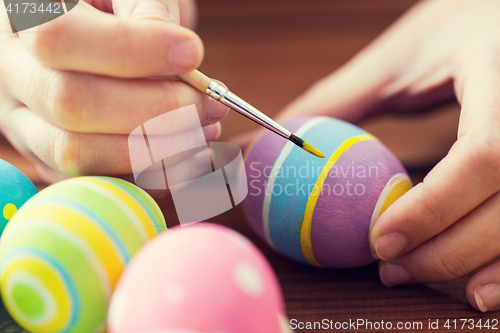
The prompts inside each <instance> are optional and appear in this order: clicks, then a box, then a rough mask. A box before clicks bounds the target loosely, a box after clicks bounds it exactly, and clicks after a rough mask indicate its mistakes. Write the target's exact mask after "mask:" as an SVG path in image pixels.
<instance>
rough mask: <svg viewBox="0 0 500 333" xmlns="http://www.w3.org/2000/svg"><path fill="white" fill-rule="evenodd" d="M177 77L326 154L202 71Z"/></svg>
mask: <svg viewBox="0 0 500 333" xmlns="http://www.w3.org/2000/svg"><path fill="white" fill-rule="evenodd" d="M177 77H178V78H179V79H181V80H182V81H184V82H186V83H187V84H189V85H190V86H192V87H193V88H195V89H197V90H199V91H201V92H202V93H204V94H207V95H208V96H210V97H212V98H213V99H215V100H217V101H219V102H221V103H222V104H224V105H226V106H228V107H229V108H231V109H233V110H234V111H236V112H238V113H239V114H242V115H244V116H245V117H247V118H248V119H250V120H253V121H254V122H256V123H257V124H259V125H261V126H262V127H265V128H267V129H268V130H270V131H272V132H274V133H276V134H278V135H279V136H282V137H283V138H285V139H287V140H290V141H291V142H293V143H294V144H296V145H297V146H299V147H300V148H302V149H304V150H305V151H307V152H308V153H310V154H313V155H315V156H318V157H321V158H324V157H325V155H323V153H322V152H321V151H319V150H318V149H316V148H315V147H313V146H312V145H311V144H309V143H307V142H306V141H304V140H303V139H301V138H300V137H298V136H297V135H295V134H293V133H292V132H290V131H289V130H287V129H286V128H285V127H283V126H281V125H280V124H278V123H277V122H276V121H274V120H272V119H271V118H269V117H268V116H266V115H265V114H264V113H262V112H260V111H259V110H257V109H256V108H255V107H253V106H252V105H250V104H249V103H247V102H245V101H244V100H243V99H241V98H240V97H238V96H236V95H235V94H233V93H232V92H230V91H229V90H228V89H227V88H225V87H224V86H223V85H221V84H220V83H218V82H217V81H215V80H212V79H210V78H209V77H207V76H206V75H205V74H203V73H201V72H200V71H198V70H193V71H191V72H189V73H186V74H181V75H177Z"/></svg>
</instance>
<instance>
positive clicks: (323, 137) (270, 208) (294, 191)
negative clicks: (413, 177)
mask: <svg viewBox="0 0 500 333" xmlns="http://www.w3.org/2000/svg"><path fill="white" fill-rule="evenodd" d="M284 126H286V127H287V128H289V129H290V130H291V131H292V132H294V133H295V134H297V135H298V136H300V137H302V138H303V139H304V140H305V141H307V142H309V143H310V144H312V145H313V146H315V147H316V148H318V149H319V150H320V151H322V152H323V153H324V155H325V156H326V158H323V159H321V158H318V157H315V156H313V155H311V154H309V153H307V152H305V151H303V150H302V149H301V148H299V147H297V146H295V145H294V144H293V143H291V142H288V141H286V140H283V139H282V138H280V137H279V136H277V135H275V134H274V133H270V132H267V133H264V134H263V135H262V136H260V137H259V138H257V139H256V140H255V141H254V142H253V143H252V145H251V146H250V147H249V148H248V149H247V151H246V152H245V167H246V173H247V177H248V189H249V193H248V196H247V198H246V199H245V200H244V201H243V203H242V207H243V212H244V214H245V216H246V218H247V220H248V221H249V223H250V225H251V226H252V228H253V229H254V230H255V231H256V232H257V234H258V235H259V236H260V237H261V238H262V239H264V240H265V241H266V242H267V243H268V244H269V245H271V246H272V247H273V248H275V249H276V250H277V251H279V252H281V253H282V254H284V255H286V256H288V257H290V258H292V259H295V260H297V261H300V262H303V263H307V264H311V265H315V266H320V267H335V268H347V267H356V266H362V265H366V264H369V263H371V262H373V261H374V260H375V257H374V255H373V253H372V251H371V249H370V245H369V242H368V233H369V229H370V225H371V224H372V223H373V221H375V220H376V219H377V218H378V216H379V215H380V214H381V213H383V211H385V209H386V208H387V207H388V206H389V205H390V204H391V203H392V202H394V201H395V200H396V199H397V198H398V197H400V196H401V195H402V194H403V193H405V192H406V191H407V190H408V189H409V188H411V181H410V179H409V177H408V175H407V174H406V171H405V169H404V167H403V166H402V165H401V163H400V162H399V160H398V159H397V158H396V157H395V156H394V155H393V154H392V152H390V151H389V149H387V147H385V146H384V145H383V144H382V143H381V142H380V141H379V140H377V139H376V138H375V137H374V136H373V135H371V134H369V133H367V132H366V131H364V130H363V129H361V128H359V127H357V126H354V125H352V124H349V123H346V122H344V121H340V120H337V119H334V118H328V117H316V118H299V119H294V120H291V121H289V122H287V123H285V124H284Z"/></svg>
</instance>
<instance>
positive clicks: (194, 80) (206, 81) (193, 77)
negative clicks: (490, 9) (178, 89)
mask: <svg viewBox="0 0 500 333" xmlns="http://www.w3.org/2000/svg"><path fill="white" fill-rule="evenodd" d="M177 77H178V78H179V79H181V80H182V81H184V82H186V83H187V84H189V85H190V86H191V87H193V88H195V89H198V90H199V91H201V92H202V93H205V91H206V90H207V88H208V86H209V85H210V81H212V79H210V78H209V77H208V76H206V75H205V74H203V73H202V72H200V71H198V70H196V69H195V70H193V71H191V72H189V73H186V74H181V75H177Z"/></svg>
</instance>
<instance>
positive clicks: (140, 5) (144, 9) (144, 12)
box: [113, 0, 180, 24]
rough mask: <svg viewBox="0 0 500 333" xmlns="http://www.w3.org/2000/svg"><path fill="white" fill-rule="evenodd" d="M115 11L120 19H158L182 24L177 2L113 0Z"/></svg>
mask: <svg viewBox="0 0 500 333" xmlns="http://www.w3.org/2000/svg"><path fill="white" fill-rule="evenodd" d="M113 11H114V13H115V15H116V16H118V17H133V18H147V19H157V20H162V21H165V22H169V23H170V22H171V23H176V24H180V10H179V2H178V1H177V0H113Z"/></svg>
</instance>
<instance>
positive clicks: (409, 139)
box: [0, 0, 498, 333]
mask: <svg viewBox="0 0 500 333" xmlns="http://www.w3.org/2000/svg"><path fill="white" fill-rule="evenodd" d="M414 2H415V1H413V0H377V1H374V0H355V1H353V0H336V1H333V0H314V1H303V0H300V1H299V0H272V1H269V0H252V1H234V0H233V1H230V0H217V1H209V0H200V1H199V6H200V8H199V9H200V23H199V28H198V30H199V34H200V35H201V37H202V39H203V40H204V42H205V46H206V56H205V61H204V63H203V65H202V67H201V70H202V71H204V72H205V73H206V74H207V75H209V76H213V77H216V78H218V79H220V80H222V81H224V82H225V83H226V84H227V85H229V86H230V88H231V89H232V90H233V91H234V92H236V93H237V94H239V95H241V96H242V97H244V98H245V99H247V100H248V101H250V102H251V103H252V104H254V105H255V106H256V107H258V108H259V109H261V110H263V111H265V112H266V113H268V114H269V115H273V114H275V113H276V112H277V111H279V110H280V109H281V108H282V107H284V106H285V105H286V104H287V103H288V102H290V101H291V100H293V98H295V97H296V96H297V95H299V94H300V93H301V92H303V91H304V90H305V89H306V88H307V87H308V86H310V85H311V84H312V83H314V82H315V81H316V80H318V79H320V78H321V77H323V76H325V75H326V74H328V73H330V72H331V71H333V70H334V69H336V68H338V67H339V66H340V65H341V64H343V63H344V62H345V61H347V60H348V59H349V58H350V57H351V56H353V55H354V54H355V53H356V52H357V51H359V50H360V49H361V48H362V47H363V46H365V45H366V44H368V43H369V42H370V40H372V39H373V38H374V37H375V36H377V35H378V34H379V33H380V32H381V31H382V30H383V29H384V28H385V27H387V26H388V25H389V24H390V23H391V22H393V21H394V20H395V19H396V18H397V17H398V16H399V15H401V13H403V12H404V11H405V10H406V9H407V8H409V7H410V6H411V5H412V4H413V3H414ZM457 114H458V106H457V105H456V104H454V105H450V106H446V107H444V108H441V109H440V110H438V111H437V112H436V113H433V114H431V115H429V116H425V117H419V118H414V119H411V120H408V119H403V120H400V119H396V118H391V117H385V118H382V119H378V120H374V121H373V120H372V121H370V122H365V123H363V124H362V126H363V127H364V128H366V129H368V130H369V131H370V132H372V133H373V134H375V135H377V136H378V137H379V138H380V139H381V140H382V141H384V142H385V143H386V144H387V145H388V146H389V147H390V148H391V149H392V150H393V151H394V152H395V153H396V154H397V155H398V157H399V158H400V159H401V160H402V161H403V162H404V163H405V165H406V166H407V167H408V168H409V171H410V174H411V175H412V177H413V179H414V181H417V182H418V181H420V180H421V179H422V177H423V176H424V175H425V173H426V172H427V171H428V170H429V169H430V168H431V167H432V165H433V164H434V163H436V162H437V161H438V160H439V159H440V158H441V157H442V156H443V154H444V153H445V152H446V151H447V149H448V148H449V147H450V146H451V144H452V143H453V141H454V139H455V133H454V132H453V128H452V130H448V131H437V129H440V128H441V124H442V123H443V122H448V123H450V122H452V123H453V124H455V125H456V124H457V121H458V117H457ZM223 128H224V134H223V137H222V141H224V140H228V138H230V137H231V136H232V135H235V134H238V133H241V132H243V131H246V130H251V129H254V128H256V126H255V125H254V124H253V123H252V122H250V121H247V120H245V119H243V118H241V116H239V115H237V114H234V113H230V114H229V116H228V117H227V118H226V119H225V120H224V121H223ZM0 158H2V159H6V160H7V161H9V162H11V163H13V164H14V165H16V166H17V167H18V168H20V169H21V170H22V171H23V172H25V173H26V174H27V175H28V176H29V177H30V178H31V179H32V180H33V181H34V182H35V184H36V185H37V186H38V187H40V188H42V187H43V186H45V185H44V184H43V183H41V181H40V178H39V177H38V175H37V174H36V171H35V169H34V168H33V166H32V165H31V164H30V163H29V162H28V161H26V160H25V159H23V158H22V157H20V156H19V155H18V154H17V153H15V152H14V151H13V149H12V147H10V146H9V145H8V144H7V142H6V141H5V140H0ZM159 204H160V206H161V207H162V210H163V211H164V213H165V216H166V219H167V223H168V225H169V226H172V225H175V224H177V223H178V221H177V219H176V217H175V213H173V212H174V207H173V203H172V199H171V198H166V199H163V200H160V202H159ZM213 221H214V222H217V223H221V224H224V225H227V226H230V227H232V228H234V229H236V230H238V231H240V232H241V233H243V234H244V235H246V236H248V237H249V238H250V239H251V240H252V241H254V242H255V243H256V244H257V246H258V247H259V248H260V249H262V251H263V252H264V253H265V255H266V256H267V258H268V259H269V261H270V262H271V264H272V265H273V267H274V269H275V270H276V273H277V274H278V277H279V280H280V282H281V286H282V288H283V292H284V295H285V300H286V307H287V313H288V316H289V317H290V319H295V320H297V322H315V321H322V320H323V319H327V320H332V321H333V322H346V321H347V322H348V321H349V320H351V321H356V320H358V319H360V320H361V319H363V320H368V321H371V322H372V325H375V326H374V327H375V328H376V327H377V325H381V321H382V320H383V321H384V323H386V322H387V321H389V322H391V324H392V326H393V327H394V328H395V327H396V325H397V322H403V323H410V324H407V325H415V324H413V323H417V322H418V323H422V329H420V331H427V330H428V324H429V319H430V320H432V321H433V322H434V321H435V320H436V319H439V330H434V331H454V330H455V329H453V321H452V320H453V319H457V324H458V326H457V327H458V328H457V331H458V330H460V329H459V328H460V327H461V325H462V323H461V322H460V319H475V320H476V321H477V320H478V319H482V320H483V322H484V320H486V319H490V320H491V319H496V318H498V313H490V314H482V313H479V312H477V311H476V310H474V309H473V308H472V307H471V306H470V305H469V304H468V303H467V300H466V297H465V292H464V290H465V284H466V281H467V279H466V278H463V279H460V280H457V281H454V282H450V283H444V284H427V285H417V286H405V287H397V288H390V289H389V288H385V287H384V286H383V285H382V284H381V283H380V281H379V279H378V272H377V266H376V265H375V264H374V265H370V266H367V267H363V268H358V269H350V270H327V269H317V268H312V267H308V266H305V265H302V264H298V263H295V262H292V261H291V260H288V259H286V258H284V257H283V256H281V255H279V254H277V253H275V252H273V251H272V250H271V249H270V248H269V247H268V246H267V245H265V244H264V243H263V242H262V241H261V240H259V239H258V238H257V237H256V236H255V235H254V233H253V232H252V231H251V230H250V228H249V226H248V225H247V224H246V223H245V221H244V217H243V215H242V213H241V211H240V209H238V208H236V209H233V210H231V211H229V212H227V213H225V214H222V215H220V216H218V217H216V218H214V219H213ZM5 316H6V314H5V313H4V312H2V311H0V318H5ZM447 319H450V320H451V323H450V324H451V329H449V330H448V329H446V328H444V326H443V325H444V323H445V322H446V320H447ZM386 325H387V324H386ZM386 325H385V327H386ZM497 327H498V325H497ZM361 328H364V326H363V327H361ZM475 330H478V329H475ZM475 330H466V331H475ZM0 331H2V332H7V331H8V330H7V329H6V328H4V329H2V328H1V326H0ZM296 331H297V332H301V331H304V332H306V331H307V332H316V331H317V332H324V331H328V330H314V329H312V330H299V329H297V330H296ZM332 331H333V330H332ZM337 331H338V330H337ZM360 331H363V329H360ZM364 331H370V330H366V329H365V330H364ZM377 331H378V332H385V331H397V330H395V329H393V330H384V329H379V330H377ZM9 332H10V331H9ZM12 332H14V330H13V331H12ZM256 333H258V332H256ZM262 333H265V332H262Z"/></svg>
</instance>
